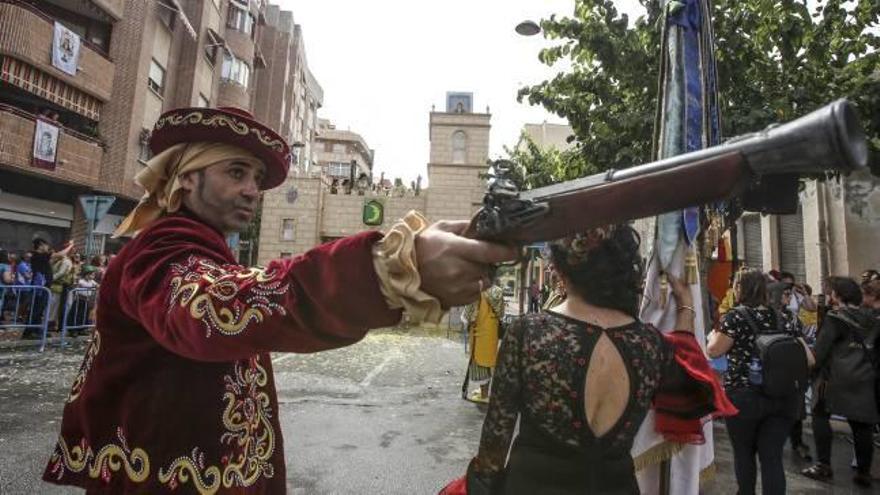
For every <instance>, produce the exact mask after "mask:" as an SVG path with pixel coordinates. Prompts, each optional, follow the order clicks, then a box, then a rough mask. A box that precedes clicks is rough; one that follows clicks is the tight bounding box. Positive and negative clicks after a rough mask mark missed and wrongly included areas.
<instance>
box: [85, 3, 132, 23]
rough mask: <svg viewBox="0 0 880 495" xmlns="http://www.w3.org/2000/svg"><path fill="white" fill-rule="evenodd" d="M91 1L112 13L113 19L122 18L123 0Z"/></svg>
mask: <svg viewBox="0 0 880 495" xmlns="http://www.w3.org/2000/svg"><path fill="white" fill-rule="evenodd" d="M91 1H92V3H94V4H95V5H97V6H98V7H101V8H102V9H104V11H105V12H107V13H108V14H110V15H112V16H113V17H114V18H115V19H121V18H122V11H123V10H124V9H125V0H91Z"/></svg>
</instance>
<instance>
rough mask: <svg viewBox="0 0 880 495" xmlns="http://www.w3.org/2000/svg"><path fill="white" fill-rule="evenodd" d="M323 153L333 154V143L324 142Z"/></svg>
mask: <svg viewBox="0 0 880 495" xmlns="http://www.w3.org/2000/svg"><path fill="white" fill-rule="evenodd" d="M324 151H325V152H326V153H332V152H333V143H331V142H329V141H326V142H325V143H324Z"/></svg>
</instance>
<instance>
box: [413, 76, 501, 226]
mask: <svg viewBox="0 0 880 495" xmlns="http://www.w3.org/2000/svg"><path fill="white" fill-rule="evenodd" d="M473 106H474V95H473V93H456V92H450V93H446V111H445V112H437V111H434V110H432V111H431V114H430V120H429V127H430V129H429V131H430V138H431V154H430V161H429V162H428V181H429V184H428V185H429V190H428V198H427V205H426V213H427V215H428V217H429V218H430V219H431V220H439V219H448V220H463V219H468V218H470V217H471V216H472V215H473V214H474V213H475V212H476V211H477V209H479V207H480V205H481V204H482V201H483V194H484V193H485V189H486V180H485V179H484V178H483V177H481V176H482V175H484V174H485V173H486V172H487V171H488V165H487V161H488V160H489V131H490V129H491V124H490V120H491V115H490V114H489V113H488V108H487V109H486V113H475V112H474V111H473Z"/></svg>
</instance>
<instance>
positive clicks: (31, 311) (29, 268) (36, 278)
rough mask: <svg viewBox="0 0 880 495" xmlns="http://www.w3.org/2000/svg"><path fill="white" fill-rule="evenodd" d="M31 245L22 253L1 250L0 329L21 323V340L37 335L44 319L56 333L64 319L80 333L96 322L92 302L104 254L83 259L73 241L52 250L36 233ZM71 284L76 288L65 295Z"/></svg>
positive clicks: (74, 331) (94, 297)
mask: <svg viewBox="0 0 880 495" xmlns="http://www.w3.org/2000/svg"><path fill="white" fill-rule="evenodd" d="M32 247H33V248H32V249H31V250H30V251H25V252H22V253H11V252H8V251H6V250H4V249H0V328H18V327H21V328H23V330H22V338H23V339H39V338H42V332H41V331H40V330H41V327H42V325H43V324H44V323H45V324H47V326H48V330H49V331H50V332H60V331H61V329H62V322H65V321H66V323H67V326H68V327H74V329H72V330H71V331H70V333H71V334H74V335H76V334H81V333H84V332H85V330H84V329H83V328H81V327H86V326H88V325H91V324H92V322H93V321H94V314H93V313H94V302H95V300H96V295H97V289H98V287H99V285H100V282H101V278H102V276H103V274H104V270H105V269H106V267H107V263H108V262H109V260H108V258H107V257H106V256H104V255H99V256H94V257H92V258H91V259H90V260H89V262H88V263H86V262H85V260H84V259H83V255H82V254H81V253H79V252H77V251H76V250H75V249H74V245H73V242H68V243H67V244H65V245H64V246H62V247H60V248H58V249H53V248H52V247H51V246H50V245H49V243H48V242H47V241H46V240H44V239H41V238H37V239H34V241H33V246H32ZM40 288H45V289H47V290H43V289H40ZM72 289H80V290H77V291H75V292H74V295H73V297H68V296H69V294H70V291H71V290H72ZM47 308H48V311H47ZM45 315H48V316H45ZM44 318H47V319H48V321H47V322H44ZM65 318H66V320H65Z"/></svg>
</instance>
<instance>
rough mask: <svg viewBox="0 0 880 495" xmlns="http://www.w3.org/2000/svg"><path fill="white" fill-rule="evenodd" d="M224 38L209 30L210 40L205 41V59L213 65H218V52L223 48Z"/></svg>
mask: <svg viewBox="0 0 880 495" xmlns="http://www.w3.org/2000/svg"><path fill="white" fill-rule="evenodd" d="M223 45H224V43H223V38H221V37H220V35H219V34H217V33H216V32H215V31H214V30H213V29H211V28H208V39H207V40H205V58H207V59H208V62H210V63H211V65H216V64H217V52H218V51H219V50H220V48H221V47H223Z"/></svg>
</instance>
